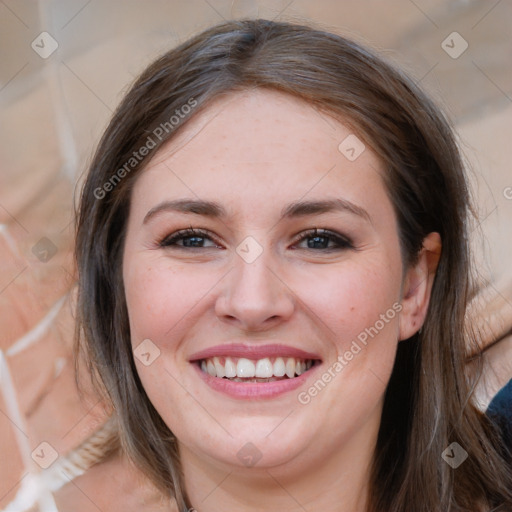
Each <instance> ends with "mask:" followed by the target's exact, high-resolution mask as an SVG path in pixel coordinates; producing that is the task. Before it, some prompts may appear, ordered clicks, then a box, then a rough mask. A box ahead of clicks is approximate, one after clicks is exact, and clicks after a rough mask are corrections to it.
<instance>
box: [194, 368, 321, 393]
mask: <svg viewBox="0 0 512 512" xmlns="http://www.w3.org/2000/svg"><path fill="white" fill-rule="evenodd" d="M193 366H194V367H195V369H196V371H197V372H199V376H200V377H201V379H203V381H204V382H205V383H206V384H208V386H210V387H211V388H212V389H214V390H215V391H219V392H221V393H224V394H226V395H229V396H231V397H234V398H242V399H251V398H252V399H254V398H274V397H276V396H279V395H283V394H285V393H289V392H290V391H293V390H294V389H297V388H298V387H300V386H301V385H303V384H304V383H305V382H306V381H307V380H308V379H309V378H310V377H311V376H312V375H313V374H314V373H316V370H317V369H318V366H320V365H319V364H315V365H314V366H312V367H311V368H310V369H309V370H307V371H306V372H304V373H303V374H302V375H299V376H298V377H294V378H293V379H283V380H277V381H274V382H261V383H258V382H234V381H231V380H228V379H221V378H219V377H212V376H211V375H210V374H209V373H205V372H203V370H201V368H200V367H199V365H198V364H193Z"/></svg>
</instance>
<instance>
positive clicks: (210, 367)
mask: <svg viewBox="0 0 512 512" xmlns="http://www.w3.org/2000/svg"><path fill="white" fill-rule="evenodd" d="M206 371H207V372H208V373H209V374H210V375H211V376H212V377H216V376H217V372H216V371H215V365H214V364H213V363H212V361H211V359H208V361H207V362H206Z"/></svg>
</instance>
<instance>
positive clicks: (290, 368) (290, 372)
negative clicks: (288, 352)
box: [286, 357, 295, 379]
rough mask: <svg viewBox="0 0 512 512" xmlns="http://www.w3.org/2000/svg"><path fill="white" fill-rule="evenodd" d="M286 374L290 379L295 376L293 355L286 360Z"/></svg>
mask: <svg viewBox="0 0 512 512" xmlns="http://www.w3.org/2000/svg"><path fill="white" fill-rule="evenodd" d="M286 375H287V377H289V378H290V379H293V377H295V359H293V357H289V358H288V359H287V360H286Z"/></svg>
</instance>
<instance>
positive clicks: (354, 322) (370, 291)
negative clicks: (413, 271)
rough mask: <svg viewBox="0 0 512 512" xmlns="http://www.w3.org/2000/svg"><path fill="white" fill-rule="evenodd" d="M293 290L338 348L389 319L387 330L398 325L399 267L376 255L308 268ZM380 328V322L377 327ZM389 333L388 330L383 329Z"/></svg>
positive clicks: (299, 277) (297, 280)
mask: <svg viewBox="0 0 512 512" xmlns="http://www.w3.org/2000/svg"><path fill="white" fill-rule="evenodd" d="M294 281H295V285H294V286H293V289H294V290H296V291H297V295H298V296H300V297H301V299H302V300H303V302H304V303H305V304H306V305H307V307H308V308H309V309H310V310H312V311H313V312H314V313H315V314H316V316H317V317H318V318H319V319H320V320H321V321H322V322H321V323H322V324H323V326H325V327H326V331H327V333H328V334H330V336H329V337H330V338H332V337H334V338H335V340H336V344H337V345H338V348H344V346H345V345H346V344H350V341H351V340H352V339H354V338H357V336H358V335H359V334H360V333H361V332H365V329H367V328H369V327H371V326H373V325H374V324H375V323H376V322H377V321H378V320H379V319H380V318H381V315H386V314H387V313H388V316H387V317H386V326H388V325H390V324H397V323H398V316H397V314H396V310H395V309H393V304H395V308H396V304H397V302H398V300H399V296H400V268H399V265H392V264H387V263H386V260H385V258H382V257H379V256H378V255H377V254H375V255H372V257H370V258H365V259H364V261H363V260H360V261H357V262H356V261H355V260H354V261H353V262H347V263H345V264H342V265H339V266H337V268H335V267H334V266H332V267H330V266H329V265H322V266H318V267H317V268H308V269H307V270H305V271H304V272H303V273H302V274H301V275H297V276H296V278H295V279H294ZM378 327H381V322H379V323H378ZM383 330H386V331H387V330H388V329H383Z"/></svg>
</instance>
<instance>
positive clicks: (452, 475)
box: [76, 20, 512, 512]
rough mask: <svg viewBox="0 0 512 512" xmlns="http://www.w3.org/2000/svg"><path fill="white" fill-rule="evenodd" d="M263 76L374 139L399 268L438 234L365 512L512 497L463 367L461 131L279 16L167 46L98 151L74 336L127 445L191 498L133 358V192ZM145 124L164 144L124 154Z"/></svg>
mask: <svg viewBox="0 0 512 512" xmlns="http://www.w3.org/2000/svg"><path fill="white" fill-rule="evenodd" d="M253 87H267V88H272V89H276V90H279V91H282V92H285V93H288V94H291V95H294V96H295V97H299V98H302V99H303V100H305V101H307V102H308V103H310V104H312V105H314V106H315V107H316V108H318V109H320V110H322V111H325V112H328V113H330V114H331V115H334V116H337V117H338V118H340V120H342V121H343V122H345V123H349V124H350V125H351V126H352V128H353V129H354V131H355V132H356V133H357V134H358V136H359V137H360V138H361V139H362V140H363V141H364V142H365V144H367V145H368V146H369V147H371V148H372V149H373V150H374V151H375V153H376V154H377V155H378V156H379V157H380V159H381V161H382V162H383V164H384V167H385V169H386V173H385V176H384V179H385V184H386V187H387V191H388V194H389V197H390V198H391V200H392V203H393V205H394V208H395V212H396V215H397V219H398V228H399V235H400V242H401V249H402V256H403V258H402V259H403V264H404V266H407V265H409V264H411V263H412V262H414V260H415V258H416V257H417V255H418V253H419V251H420V249H421V247H422V240H423V239H424V237H425V236H426V235H427V234H428V233H430V232H434V231H436V232H438V233H439V234H440V235H441V238H442V241H443V249H442V253H441V257H440V261H439V265H438V269H437V273H436V277H435V280H434V284H433V289H432V295H431V300H430V305H429V310H428V314H427V318H426V320H425V323H424V325H423V327H422V330H421V332H420V333H418V334H416V335H414V336H413V337H411V338H410V339H409V340H406V341H404V342H401V343H399V347H398V352H397V357H396V362H395V366H394V369H393V373H392V376H391V379H390V382H389V384H388V387H387V391H386V395H385V403H384V409H383V414H382V422H381V427H380V431H379V436H378V440H377V447H376V452H375V457H374V463H373V468H372V473H371V475H370V479H371V480H370V483H371V487H370V489H371V491H370V507H369V510H370V511H372V512H377V511H378V512H384V511H386V512H409V511H411V510H414V512H433V511H436V512H437V511H439V512H446V511H450V512H452V511H475V510H488V509H490V508H492V507H494V508H492V510H496V511H504V510H506V509H507V510H510V507H511V506H512V491H511V489H512V469H511V466H510V461H509V460H507V458H508V457H509V456H510V454H509V453H508V452H507V450H506V448H505V446H504V445H503V444H502V441H501V439H500V437H499V434H498V432H497V431H496V429H495V427H494V426H493V424H492V423H491V422H490V420H488V419H487V417H486V416H485V415H484V414H483V413H481V412H480V411H479V410H477V408H476V407H475V405H474V404H473V402H472V389H473V387H474V383H473V382H470V379H469V378H468V377H467V376H466V373H465V354H466V346H467V343H468V339H467V333H466V334H464V315H465V311H466V306H467V301H468V299H469V296H470V293H471V283H470V280H469V275H470V260H469V252H468V230H467V224H468V204H469V194H468V190H467V185H466V179H465V176H464V170H463V165H462V162H461V157H460V155H459V152H458V149H457V145H456V143H455V140H454V136H453V133H452V130H451V128H450V126H449V124H448V123H447V121H446V120H445V118H444V117H443V115H442V114H441V113H440V112H439V110H438V109H437V108H436V107H435V106H434V105H433V103H432V102H431V101H430V100H429V99H428V98H427V97H426V95H425V94H424V93H423V92H422V91H421V90H420V89H419V88H418V87H417V86H416V85H415V83H414V82H413V81H412V80H411V79H409V78H408V77H406V76H404V75H403V74H402V73H401V72H400V71H398V70H396V69H394V67H393V66H391V65H389V64H388V63H386V62H385V61H384V60H383V59H382V58H380V57H377V56H376V55H374V54H373V53H371V52H370V51H368V50H367V49H365V48H364V47H362V46H361V45H359V44H356V43H354V42H353V41H350V40H347V39H345V38H343V37H340V36H339V35H335V34H332V33H328V32H324V31H321V30H316V29H314V28H311V27H307V26H300V25H295V24H289V23H284V22H272V21H267V20H243V21H231V22H226V23H222V24H220V25H218V26H215V27H213V28H210V29H208V30H206V31H204V32H202V33H201V34H199V35H197V36H195V37H193V38H192V39H190V40H188V41H187V42H185V43H183V44H181V45H180V46H178V47H177V48H174V49H172V50H171V51H169V52H167V53H166V54H165V55H163V56H161V57H160V58H158V59H157V60H156V61H155V62H153V63H152V64H151V65H150V66H149V67H148V68H147V69H146V70H145V71H144V72H143V73H142V75H141V76H140V77H139V78H138V79H137V80H136V82H135V83H134V84H133V86H132V87H131V89H130V91H129V92H128V93H127V94H126V96H125V97H124V99H123V101H122V102H121V104H120V105H119V107H118V108H117V110H116V112H115V114H114V116H113V118H112V120H111V122H110V124H109V126H108V128H107V129H106V131H105V133H104V135H103V137H102V139H101V142H100V143H99V146H98V148H97V151H96V153H95V156H94V158H93V161H92V163H91V166H90V170H89V174H88V176H87V180H86V182H85V185H84V188H83V191H82V197H81V206H80V211H79V218H78V227H77V239H76V258H77V263H78V269H79V298H78V324H77V325H78V326H77V334H79V333H80V330H82V331H83V332H82V333H81V334H82V336H79V338H80V342H81V343H82V349H83V351H84V352H85V353H86V355H87V357H88V360H89V364H90V369H91V370H92V371H93V372H94V373H95V375H96V376H97V377H98V379H99V381H100V382H101V384H102V386H103V389H104V390H105V391H106V394H107V396H108V398H109V399H110V400H111V403H112V405H113V408H114V410H115V411H116V414H117V415H118V418H119V425H120V437H121V441H122V444H123V446H124V449H125V450H126V452H127V453H128V455H129V456H130V457H131V458H132V459H133V460H134V461H135V463H136V464H137V465H138V466H139V467H141V468H142V470H143V471H144V472H145V473H146V474H147V475H149V476H150V477H151V479H152V480H153V481H154V482H155V484H156V485H157V486H158V487H159V488H160V489H161V490H162V491H164V492H167V493H170V494H171V495H174V496H176V499H177V501H178V505H179V507H180V509H182V510H186V509H187V508H188V506H189V505H188V503H187V502H188V499H187V497H186V495H185V494H184V490H183V483H182V475H181V469H180V463H179V456H178V449H177V442H176V439H175V437H174V436H173V434H172V432H171V431H170V430H169V428H168V427H167V425H166V424H165V423H164V422H163V420H162V419H161V418H160V416H159V415H158V413H157V412H156V410H155V409H154V407H153V406H152V404H151V402H150V401H149V399H148V397H147V395H146V393H145V391H144V388H143V387H142V385H141V382H140V380H139V378H138V375H137V371H136V369H135V365H134V362H133V356H132V350H131V343H130V331H129V324H128V311H127V307H126V302H125V296H124V289H123V281H122V253H123V243H124V238H125V233H126V224H127V218H128V213H129V209H130V192H131V188H132V186H133V183H134V180H136V178H137V176H138V174H139V173H140V172H141V170H142V169H143V168H144V167H145V166H146V165H147V163H148V161H149V159H150V158H151V157H152V156H153V155H154V154H155V153H156V152H157V151H158V148H159V147H161V145H162V144H164V143H165V142H167V141H168V140H169V139H171V138H172V137H173V135H174V134H175V133H177V132H178V131H179V130H181V128H182V127H183V126H185V125H186V124H187V122H188V121H189V120H190V119H192V118H193V117H194V116H195V115H196V114H197V113H198V112H200V111H202V110H203V109H204V108H206V107H207V106H208V104H209V103H210V102H211V101H212V100H213V99H214V98H216V97H218V96H219V95H221V94H229V93H230V92H231V91H235V90H241V89H247V88H253ZM191 101H193V102H194V103H195V104H196V105H197V107H196V108H194V109H192V110H191V112H190V113H189V115H184V116H180V121H179V123H178V124H177V126H176V127H174V126H173V127H172V129H171V127H170V126H168V125H169V123H167V125H165V126H166V127H167V129H166V130H164V131H165V133H164V135H163V136H162V137H161V140H160V138H159V137H156V136H154V134H155V133H159V134H160V132H162V129H160V131H159V132H155V130H156V129H157V128H158V127H159V126H160V127H162V126H164V124H165V122H166V121H168V120H169V119H170V118H171V116H172V115H173V114H174V113H175V112H176V111H177V110H178V111H180V112H181V110H180V109H182V107H183V105H186V104H191ZM189 110H190V109H189ZM183 111H185V110H183ZM163 123H164V124H163ZM148 137H151V139H152V142H153V143H154V146H155V147H154V148H153V149H152V150H151V151H150V152H149V154H148V155H147V156H145V157H141V158H140V159H139V156H138V157H137V162H132V163H133V164H134V165H133V166H131V164H130V167H127V166H126V163H127V162H129V161H130V158H132V157H133V154H134V151H137V150H138V149H139V148H141V147H142V146H143V145H146V144H147V141H148ZM139 160H140V161H139ZM121 168H123V169H125V172H121V173H120V172H119V171H118V170H120V169H121ZM116 173H117V178H119V179H116V180H114V181H115V183H114V181H113V177H114V174H116ZM120 174H122V176H121V177H120ZM107 182H108V183H111V184H112V186H108V187H105V184H106V183H107ZM107 189H108V190H107ZM98 191H101V192H98ZM452 442H457V443H459V444H460V445H461V446H462V447H463V448H464V449H465V450H466V451H467V452H468V454H469V456H468V458H467V460H466V461H465V462H464V463H463V464H462V465H461V466H460V467H458V468H457V469H452V468H451V467H450V466H449V465H448V464H447V463H446V462H445V461H444V460H443V459H442V457H441V454H442V452H443V451H444V450H445V448H446V447H447V446H448V445H450V443H452Z"/></svg>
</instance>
